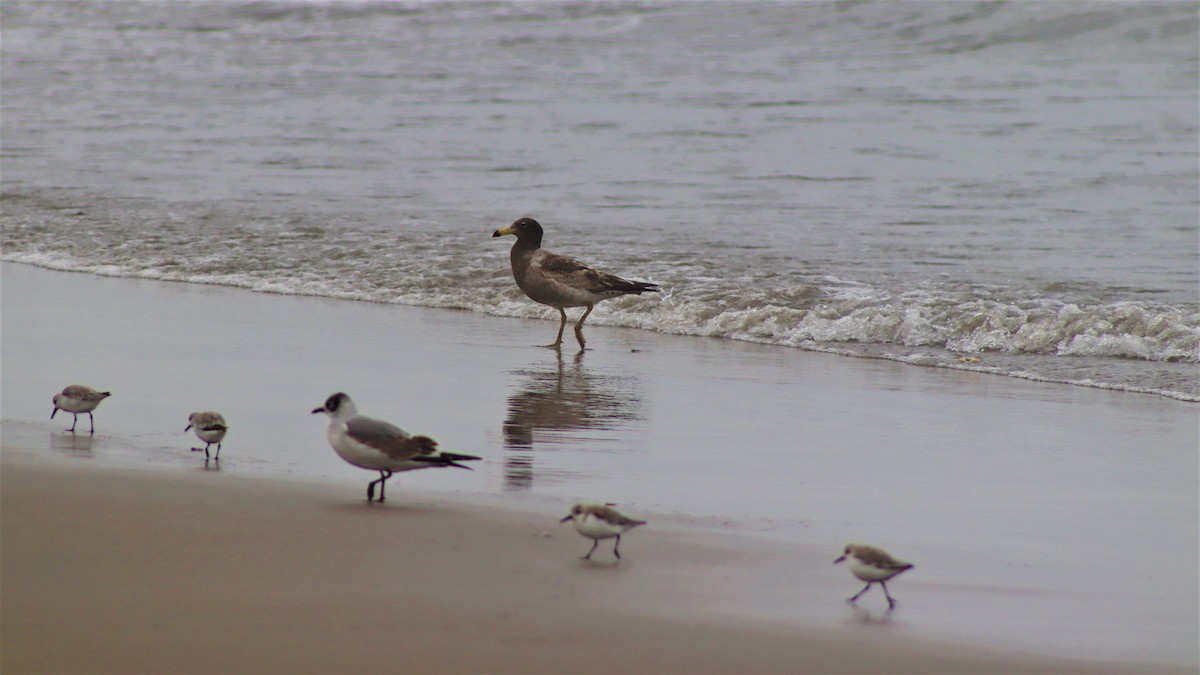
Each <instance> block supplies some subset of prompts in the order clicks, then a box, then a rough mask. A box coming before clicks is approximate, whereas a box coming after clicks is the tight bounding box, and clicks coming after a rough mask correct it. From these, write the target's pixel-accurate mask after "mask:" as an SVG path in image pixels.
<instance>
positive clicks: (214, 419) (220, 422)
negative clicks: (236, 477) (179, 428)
mask: <svg viewBox="0 0 1200 675" xmlns="http://www.w3.org/2000/svg"><path fill="white" fill-rule="evenodd" d="M188 429H191V430H193V431H194V432H195V434H196V438H199V439H200V440H202V441H204V447H203V448H192V452H200V451H201V450H203V451H204V459H208V446H210V445H212V444H213V443H216V444H217V455H216V457H214V459H216V460H217V461H221V441H222V440H224V439H225V432H226V431H229V427H228V426H227V425H226V424H225V418H224V417H221V413H217V412H211V411H210V412H194V413H192V414H191V415H188V425H187V426H186V427H184V428H183V430H184V431H187V430H188Z"/></svg>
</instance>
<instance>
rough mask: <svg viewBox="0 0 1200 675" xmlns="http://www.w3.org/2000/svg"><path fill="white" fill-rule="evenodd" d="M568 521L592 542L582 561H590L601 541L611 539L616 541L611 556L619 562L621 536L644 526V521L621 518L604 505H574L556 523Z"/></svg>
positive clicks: (613, 510) (612, 509) (617, 513)
mask: <svg viewBox="0 0 1200 675" xmlns="http://www.w3.org/2000/svg"><path fill="white" fill-rule="evenodd" d="M568 520H571V521H574V523H575V531H576V532H578V533H579V534H580V535H582V536H584V537H587V538H589V539H591V540H592V548H591V549H590V550H588V552H587V555H585V556H583V559H584V560H591V559H592V553H593V552H594V551H595V550H596V547H597V546H599V545H600V540H601V539H612V538H613V537H616V539H617V541H616V543H614V544H613V555H615V556H617V560H620V559H621V551H620V546H621V535H622V534H624V533H625V532H628V531H629V530H632V529H633V528H635V527H637V526H638V525H645V524H646V521H644V520H634V519H633V518H629V517H627V516H623V515H621V514H620V513H619V512H618V511H617V510H616V509H614V508H612V507H611V506H609V505H605V504H576V505H575V506H572V507H571V512H570V513H568V514H567V515H566V517H565V518H563V519H562V520H560V521H558V522H560V523H565V522H567V521H568Z"/></svg>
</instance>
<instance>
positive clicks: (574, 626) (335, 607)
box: [2, 451, 1121, 673]
mask: <svg viewBox="0 0 1200 675" xmlns="http://www.w3.org/2000/svg"><path fill="white" fill-rule="evenodd" d="M2 466H3V474H2V475H3V492H2V500H3V518H4V520H3V541H2V552H3V561H2V562H3V567H2V570H3V606H2V610H3V611H2V617H3V619H2V620H3V624H2V635H3V663H2V667H3V671H4V672H5V673H35V672H39V673H49V672H54V673H67V672H78V673H101V672H113V673H135V672H155V673H167V672H202V673H218V672H240V673H248V672H258V673H267V672H288V673H301V672H324V673H331V672H408V673H421V672H555V673H567V672H600V673H612V672H686V673H699V672H743V673H746V672H925V673H932V672H1051V671H1053V672H1119V671H1120V670H1121V668H1119V667H1117V666H1115V665H1112V664H1097V663H1084V662H1070V661H1065V660H1054V659H1044V658H1025V657H1020V656H1014V655H998V654H993V653H988V652H984V651H976V650H971V649H965V648H958V647H951V646H946V645H934V644H923V643H913V642H911V641H904V640H894V639H891V638H890V637H889V636H886V635H879V636H876V637H871V638H867V637H863V636H857V637H850V636H846V635H833V634H830V633H829V632H828V631H822V630H812V629H807V630H806V629H803V628H801V627H798V626H794V625H783V624H769V623H764V622H755V621H738V622H733V621H730V620H726V619H721V618H718V617H715V616H709V615H706V614H705V613H703V612H698V611H694V610H690V609H689V608H690V607H692V606H693V602H694V600H695V599H696V598H697V597H702V596H704V595H705V593H706V590H705V589H706V587H707V586H708V585H709V584H715V585H719V583H720V579H721V577H722V576H723V575H725V574H727V573H728V569H729V565H730V564H732V563H736V562H737V561H738V559H739V558H741V557H744V556H746V555H748V554H747V553H746V552H739V551H735V550H730V549H723V548H720V547H718V546H714V545H712V544H711V543H707V542H705V541H703V540H701V539H699V538H697V537H695V536H689V535H686V534H680V533H677V532H662V531H651V530H649V529H646V530H644V531H640V532H638V533H637V535H630V536H629V537H627V538H626V540H625V547H624V548H625V553H626V560H625V561H623V562H621V563H620V564H618V565H614V564H611V558H610V557H608V556H605V555H602V553H604V552H606V551H604V550H603V549H602V551H601V553H598V554H597V561H598V562H594V563H588V562H584V561H581V560H580V559H579V555H580V554H581V553H582V552H583V551H584V550H586V548H587V544H588V542H586V541H585V540H583V539H581V538H578V537H576V536H574V533H573V532H569V531H567V530H565V529H564V530H555V529H554V525H553V524H548V523H547V521H546V519H545V518H544V517H543V516H540V515H537V514H524V513H520V512H498V511H495V510H487V509H483V508H480V507H473V506H468V505H463V504H456V503H453V502H447V501H446V500H445V499H443V498H439V497H436V496H430V495H428V494H426V495H421V496H420V497H424V498H426V499H423V498H420V497H414V495H413V494H412V493H411V492H408V493H406V494H405V496H404V497H403V498H399V499H397V498H393V500H392V501H389V502H388V503H387V504H386V505H383V506H378V505H375V506H368V505H367V504H366V503H365V502H363V501H361V500H358V501H355V500H348V499H346V497H345V495H344V494H342V491H341V490H340V489H339V488H336V487H330V486H322V485H308V484H304V483H284V482H274V481H268V480H261V479H236V478H228V477H224V478H222V479H221V480H214V476H211V475H206V474H202V473H192V474H186V475H185V474H174V473H168V472H152V471H136V470H135V471H121V470H117V469H111V468H104V467H96V466H94V465H89V464H87V463H54V462H47V461H45V460H44V459H39V458H37V457H35V456H33V455H30V454H26V453H23V452H11V451H9V452H5V453H4V456H3V465H2ZM429 500H432V501H429ZM547 530H550V531H552V532H553V534H551V535H549V536H547V535H546V532H547ZM651 606H657V607H658V608H659V609H660V611H659V612H651V611H649V610H648V608H649V607H651ZM664 616H669V617H670V618H664Z"/></svg>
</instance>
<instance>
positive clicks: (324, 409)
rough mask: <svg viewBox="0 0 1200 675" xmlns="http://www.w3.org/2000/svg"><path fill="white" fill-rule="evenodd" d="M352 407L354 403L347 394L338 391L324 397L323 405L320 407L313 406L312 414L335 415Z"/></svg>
mask: <svg viewBox="0 0 1200 675" xmlns="http://www.w3.org/2000/svg"><path fill="white" fill-rule="evenodd" d="M353 408H354V403H353V402H352V401H351V400H350V396H349V394H344V393H342V392H340V391H339V392H338V393H336V394H334V395H333V396H330V397H329V398H327V399H325V405H323V406H321V407H320V408H314V409H313V414H314V415H316V414H317V413H325V414H326V415H337V414H338V413H345V412H348V411H349V410H351V409H353Z"/></svg>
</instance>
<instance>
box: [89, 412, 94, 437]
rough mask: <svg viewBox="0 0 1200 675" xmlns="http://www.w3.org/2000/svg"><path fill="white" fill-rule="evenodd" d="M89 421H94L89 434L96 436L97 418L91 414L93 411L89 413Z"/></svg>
mask: <svg viewBox="0 0 1200 675" xmlns="http://www.w3.org/2000/svg"><path fill="white" fill-rule="evenodd" d="M88 419H90V420H91V421H92V430H91V431H89V432H88V433H89V434H94V433H96V416H95V415H93V414H92V413H91V411H88Z"/></svg>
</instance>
